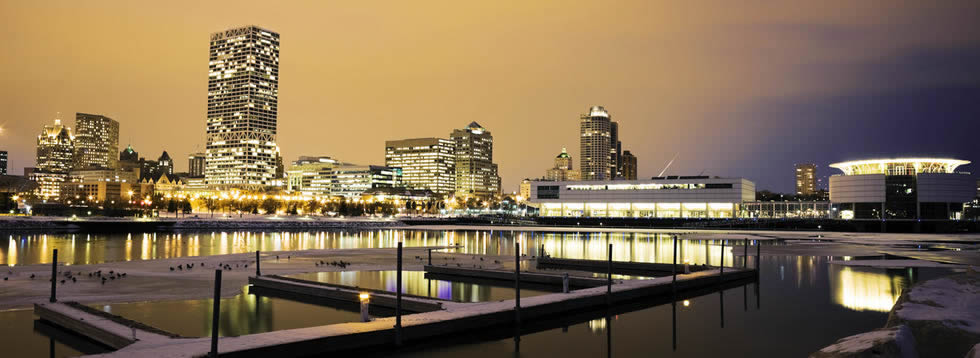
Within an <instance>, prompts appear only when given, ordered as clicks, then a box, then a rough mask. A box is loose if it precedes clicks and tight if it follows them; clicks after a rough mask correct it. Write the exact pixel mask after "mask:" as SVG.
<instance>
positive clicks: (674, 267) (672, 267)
mask: <svg viewBox="0 0 980 358" xmlns="http://www.w3.org/2000/svg"><path fill="white" fill-rule="evenodd" d="M670 274H671V276H673V277H674V279H673V281H671V283H670V289H671V290H674V291H676V289H675V287H676V286H677V235H674V264H673V265H670Z"/></svg>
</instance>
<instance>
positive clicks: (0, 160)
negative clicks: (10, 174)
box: [0, 150, 7, 175]
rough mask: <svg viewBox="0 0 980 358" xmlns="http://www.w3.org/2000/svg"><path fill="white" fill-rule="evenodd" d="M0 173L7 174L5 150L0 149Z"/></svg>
mask: <svg viewBox="0 0 980 358" xmlns="http://www.w3.org/2000/svg"><path fill="white" fill-rule="evenodd" d="M0 175H7V151H6V150H0Z"/></svg>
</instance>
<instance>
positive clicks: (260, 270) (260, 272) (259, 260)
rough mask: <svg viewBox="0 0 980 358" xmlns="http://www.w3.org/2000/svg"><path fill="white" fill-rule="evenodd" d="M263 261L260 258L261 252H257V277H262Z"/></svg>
mask: <svg viewBox="0 0 980 358" xmlns="http://www.w3.org/2000/svg"><path fill="white" fill-rule="evenodd" d="M261 266H262V259H260V258H259V250H255V276H262V268H261Z"/></svg>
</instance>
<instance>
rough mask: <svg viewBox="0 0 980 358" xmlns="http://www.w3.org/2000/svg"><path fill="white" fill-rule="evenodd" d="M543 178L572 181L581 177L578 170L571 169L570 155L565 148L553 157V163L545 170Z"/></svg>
mask: <svg viewBox="0 0 980 358" xmlns="http://www.w3.org/2000/svg"><path fill="white" fill-rule="evenodd" d="M544 178H545V179H547V180H553V181H572V180H580V179H582V177H581V174H579V172H578V170H573V169H572V156H571V155H568V151H566V150H565V148H562V149H561V153H559V154H558V156H556V157H555V165H554V166H552V167H551V169H548V170H547V171H546V172H545V175H544Z"/></svg>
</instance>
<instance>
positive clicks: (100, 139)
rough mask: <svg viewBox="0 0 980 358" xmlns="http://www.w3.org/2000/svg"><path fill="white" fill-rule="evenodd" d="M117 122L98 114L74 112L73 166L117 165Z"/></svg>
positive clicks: (111, 166)
mask: <svg viewBox="0 0 980 358" xmlns="http://www.w3.org/2000/svg"><path fill="white" fill-rule="evenodd" d="M118 151H119V122H117V121H115V120H113V119H112V118H109V117H106V116H103V115H100V114H88V113H76V114H75V165H74V167H75V168H107V169H114V168H117V167H118V162H119V161H118V159H117V158H116V153H117V152H118Z"/></svg>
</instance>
